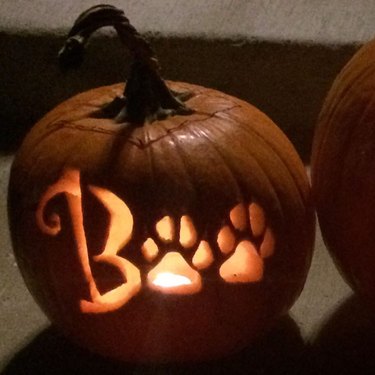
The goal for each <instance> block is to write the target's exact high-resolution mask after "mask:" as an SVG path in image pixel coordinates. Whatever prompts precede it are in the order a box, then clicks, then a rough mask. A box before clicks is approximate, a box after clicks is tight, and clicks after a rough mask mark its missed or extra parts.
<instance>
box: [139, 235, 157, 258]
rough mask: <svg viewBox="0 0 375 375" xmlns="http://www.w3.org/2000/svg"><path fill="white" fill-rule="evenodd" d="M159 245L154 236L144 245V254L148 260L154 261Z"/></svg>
mask: <svg viewBox="0 0 375 375" xmlns="http://www.w3.org/2000/svg"><path fill="white" fill-rule="evenodd" d="M158 253H159V248H158V245H157V244H156V243H155V241H154V240H153V239H152V238H148V239H147V240H146V241H145V243H144V244H143V245H142V254H143V256H144V257H145V259H146V260H147V261H148V262H152V261H153V260H154V259H155V258H156V257H157V255H158Z"/></svg>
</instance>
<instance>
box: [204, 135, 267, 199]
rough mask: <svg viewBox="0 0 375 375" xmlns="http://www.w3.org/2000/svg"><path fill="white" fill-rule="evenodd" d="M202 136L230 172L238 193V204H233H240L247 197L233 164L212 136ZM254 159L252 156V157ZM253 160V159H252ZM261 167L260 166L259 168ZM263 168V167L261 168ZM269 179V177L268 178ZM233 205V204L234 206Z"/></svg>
mask: <svg viewBox="0 0 375 375" xmlns="http://www.w3.org/2000/svg"><path fill="white" fill-rule="evenodd" d="M205 130H206V131H207V130H209V128H206V129H205ZM200 135H201V136H203V137H205V139H206V140H207V142H208V144H210V145H211V146H212V149H213V150H215V152H216V154H217V155H218V156H219V157H220V159H221V160H222V161H223V165H224V166H225V168H226V169H227V171H228V172H229V175H230V176H231V178H232V180H233V182H234V184H235V190H236V191H237V196H238V202H233V203H239V202H242V201H243V200H244V197H245V194H244V189H243V188H241V184H240V183H239V181H238V177H236V174H235V173H234V170H235V169H233V168H232V166H231V165H232V163H231V162H230V161H228V157H227V156H226V155H224V154H223V152H222V151H221V150H220V149H219V148H218V147H217V145H216V144H215V143H214V141H212V140H211V138H210V136H209V135H208V134H207V132H205V131H203V132H200ZM251 157H252V155H251ZM252 158H253V157H252ZM253 160H254V161H255V163H256V164H258V165H259V163H258V161H256V160H255V159H253ZM259 167H260V166H259ZM260 168H261V167H260ZM261 169H262V171H263V168H261ZM267 178H268V177H267ZM233 203H232V204H233Z"/></svg>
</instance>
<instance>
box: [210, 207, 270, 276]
mask: <svg viewBox="0 0 375 375" xmlns="http://www.w3.org/2000/svg"><path fill="white" fill-rule="evenodd" d="M217 244H218V247H219V249H220V251H221V252H222V254H223V255H224V257H227V259H226V260H225V261H224V263H223V264H222V265H221V267H220V269H219V273H220V276H221V278H222V279H223V280H225V281H226V282H228V283H251V282H257V281H260V280H261V279H262V278H263V272H264V262H263V259H264V258H267V257H270V256H271V255H272V254H273V251H274V247H275V238H274V235H273V233H272V230H271V228H270V227H269V226H268V225H267V220H266V215H265V212H264V210H263V208H262V207H261V206H260V205H259V204H258V203H256V202H252V203H250V204H249V205H245V204H242V203H240V204H238V205H236V206H235V207H234V208H233V209H232V210H231V211H230V214H229V218H228V220H227V223H225V224H224V225H223V226H222V228H221V229H220V231H219V234H218V237H217Z"/></svg>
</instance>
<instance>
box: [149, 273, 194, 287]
mask: <svg viewBox="0 0 375 375" xmlns="http://www.w3.org/2000/svg"><path fill="white" fill-rule="evenodd" d="M153 284H154V285H156V286H161V287H163V288H171V287H175V286H180V285H189V284H191V280H190V279H189V278H188V277H186V276H182V275H176V274H174V273H171V272H162V273H159V274H158V275H157V276H156V279H155V280H154V281H153Z"/></svg>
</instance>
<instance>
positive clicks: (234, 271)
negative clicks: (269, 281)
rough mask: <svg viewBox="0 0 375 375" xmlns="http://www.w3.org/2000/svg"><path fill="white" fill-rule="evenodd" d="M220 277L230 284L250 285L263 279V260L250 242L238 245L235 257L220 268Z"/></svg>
mask: <svg viewBox="0 0 375 375" xmlns="http://www.w3.org/2000/svg"><path fill="white" fill-rule="evenodd" d="M219 272H220V276H221V277H222V278H223V279H224V280H225V281H227V282H229V283H250V282H255V281H259V280H261V279H262V277H263V260H262V258H261V257H260V256H259V255H258V253H257V251H256V249H255V247H254V245H253V244H252V243H251V242H249V241H242V242H240V243H239V244H238V246H237V248H236V250H235V251H234V253H233V255H232V256H231V257H230V258H229V259H228V260H226V261H225V262H224V263H223V264H222V265H221V267H220V271H219Z"/></svg>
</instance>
